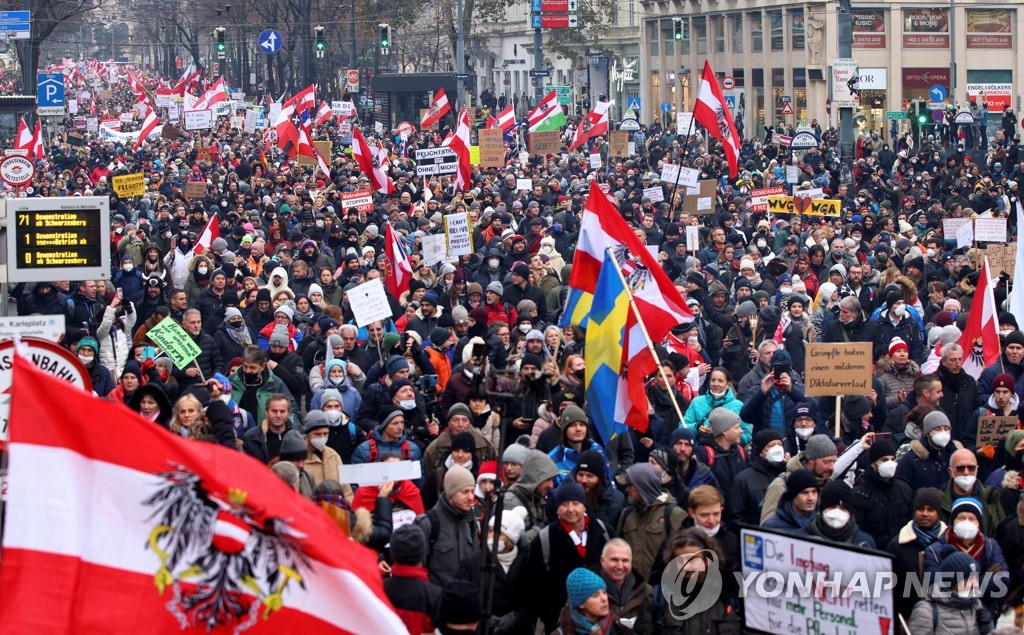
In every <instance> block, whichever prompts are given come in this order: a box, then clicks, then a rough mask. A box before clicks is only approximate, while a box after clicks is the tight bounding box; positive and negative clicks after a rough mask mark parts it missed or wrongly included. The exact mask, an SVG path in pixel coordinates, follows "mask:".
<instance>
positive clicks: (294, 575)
mask: <svg viewBox="0 0 1024 635" xmlns="http://www.w3.org/2000/svg"><path fill="white" fill-rule="evenodd" d="M13 373H14V381H15V382H16V383H17V384H18V390H17V391H15V392H14V394H13V396H12V399H11V412H10V440H9V442H8V445H7V449H8V451H9V453H10V465H9V470H8V473H7V479H8V481H9V483H10V491H9V493H8V495H7V508H6V513H5V515H4V523H5V531H4V536H3V540H4V543H3V560H2V561H0V578H2V579H3V581H4V592H3V593H2V594H0V623H2V624H3V625H4V629H5V630H6V631H9V632H11V633H113V632H139V633H147V634H154V635H171V634H179V633H184V632H189V633H236V634H241V635H250V634H252V635H256V634H258V633H269V632H274V633H332V634H333V633H338V634H341V633H407V632H408V631H407V629H406V628H405V626H404V625H403V623H402V621H401V619H400V618H399V617H398V616H397V615H396V614H395V612H394V610H393V609H392V607H391V605H390V603H389V602H388V600H387V596H386V595H385V593H384V588H383V584H382V582H381V575H380V570H379V569H378V567H377V556H376V554H375V553H374V552H372V551H371V550H370V549H367V548H366V547H363V546H362V545H360V544H358V543H356V542H354V541H352V540H351V539H349V537H348V536H346V535H345V533H344V532H343V531H342V530H341V529H340V528H339V527H338V525H337V524H336V523H335V521H334V520H333V519H332V518H331V517H330V516H329V515H327V514H325V513H324V512H323V510H321V509H320V508H319V507H317V506H316V505H314V504H313V503H312V502H311V501H309V500H308V499H306V498H305V497H303V496H301V495H299V494H298V493H296V492H295V491H294V490H293V489H292V488H290V487H288V486H287V485H286V484H285V483H284V482H283V481H282V480H281V479H280V478H278V476H277V475H276V474H274V473H273V472H271V471H270V470H269V469H267V467H266V466H265V465H263V464H262V463H260V462H259V461H256V460H254V459H253V458H251V457H248V456H245V455H244V454H242V453H241V452H238V451H237V450H234V449H230V448H225V447H221V446H219V445H217V444H214V443H205V442H201V441H194V440H188V439H184V438H182V437H180V436H179V435H177V434H174V433H172V432H169V431H167V430H166V429H164V428H163V427H161V426H160V425H158V424H155V423H153V422H150V421H146V420H144V419H143V418H142V417H140V416H139V415H138V414H136V413H135V412H133V411H131V410H129V409H127V408H125V407H124V406H123V405H121V404H119V403H114V402H110V401H106V400H103V399H99V398H97V397H94V396H92V395H89V394H87V393H86V392H84V391H82V390H80V389H78V388H76V387H74V386H71V385H69V384H68V383H67V382H65V381H63V380H61V379H58V378H56V377H54V376H52V375H50V374H48V373H46V372H44V371H42V370H40V369H38V368H36V367H35V366H33V365H32V364H31V363H30V362H29V361H27V360H25V359H24V358H22V357H20V356H16V357H15V358H14V364H13ZM85 413H88V416H86V414H85ZM93 421H102V422H103V429H104V431H105V433H104V434H96V433H95V429H94V427H92V426H91V425H90V422H93ZM140 448H146V451H145V452H140V451H139V449H140Z"/></svg>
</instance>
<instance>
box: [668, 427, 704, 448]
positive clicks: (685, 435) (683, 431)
mask: <svg viewBox="0 0 1024 635" xmlns="http://www.w3.org/2000/svg"><path fill="white" fill-rule="evenodd" d="M668 441H669V443H668V445H669V447H672V446H673V445H675V444H676V443H677V442H679V441H686V442H688V443H689V444H690V445H693V444H694V443H695V442H696V441H697V435H696V434H694V433H693V430H691V429H689V428H687V427H686V426H682V427H679V428H676V429H675V430H673V431H672V435H671V436H670V437H669V438H668Z"/></svg>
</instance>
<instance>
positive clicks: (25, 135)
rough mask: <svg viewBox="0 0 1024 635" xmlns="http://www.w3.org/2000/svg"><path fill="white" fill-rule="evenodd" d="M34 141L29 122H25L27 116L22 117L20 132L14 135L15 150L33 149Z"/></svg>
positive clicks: (19, 122) (19, 123)
mask: <svg viewBox="0 0 1024 635" xmlns="http://www.w3.org/2000/svg"><path fill="white" fill-rule="evenodd" d="M33 141H34V138H33V134H32V131H31V130H29V127H28V124H26V123H25V118H24V117H22V118H21V119H20V120H19V121H18V134H16V135H15V136H14V149H15V150H28V151H29V152H31V151H32V142H33Z"/></svg>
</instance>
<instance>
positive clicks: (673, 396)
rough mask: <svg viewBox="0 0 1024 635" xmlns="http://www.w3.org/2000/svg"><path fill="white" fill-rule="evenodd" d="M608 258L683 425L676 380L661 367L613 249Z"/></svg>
mask: <svg viewBox="0 0 1024 635" xmlns="http://www.w3.org/2000/svg"><path fill="white" fill-rule="evenodd" d="M605 251H607V252H608V256H609V257H610V258H611V259H612V264H614V265H615V273H617V274H618V275H619V280H621V281H622V288H623V289H625V290H626V297H628V298H629V308H630V309H631V310H632V311H633V317H635V318H636V321H637V324H639V325H640V331H641V332H642V333H643V334H644V340H646V341H647V350H649V351H650V352H651V357H653V358H654V362H655V363H656V364H657V365H658V372H659V373H661V376H662V378H663V379H664V380H665V383H666V384H668V386H669V391H668V397H669V399H671V400H672V407H673V408H675V409H676V414H677V415H678V416H679V423H680V425H682V423H683V410H682V408H680V407H679V402H678V401H677V400H676V391H675V386H676V384H675V380H674V379H670V378H669V377H667V376H666V375H665V369H664V368H663V367H662V365H661V358H660V357H658V351H656V350H655V349H654V342H653V341H651V335H650V334H649V333H648V332H647V325H646V324H644V319H643V317H641V315H640V309H638V308H637V306H636V303H635V302H634V301H633V292H632V291H631V290H630V288H629V284H627V283H626V277H625V276H623V275H622V268H621V267H620V266H619V261H618V259H616V258H615V254H614V253H612V249H611V247H609V248H608V249H606V250H605Z"/></svg>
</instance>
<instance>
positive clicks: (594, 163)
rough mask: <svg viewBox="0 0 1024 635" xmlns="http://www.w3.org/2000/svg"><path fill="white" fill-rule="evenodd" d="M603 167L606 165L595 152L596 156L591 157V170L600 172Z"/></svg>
mask: <svg viewBox="0 0 1024 635" xmlns="http://www.w3.org/2000/svg"><path fill="white" fill-rule="evenodd" d="M602 165H604V164H603V163H601V155H600V154H598V153H596V152H595V153H594V154H591V155H590V169H591V170H600V169H601V166H602Z"/></svg>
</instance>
